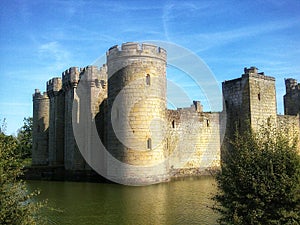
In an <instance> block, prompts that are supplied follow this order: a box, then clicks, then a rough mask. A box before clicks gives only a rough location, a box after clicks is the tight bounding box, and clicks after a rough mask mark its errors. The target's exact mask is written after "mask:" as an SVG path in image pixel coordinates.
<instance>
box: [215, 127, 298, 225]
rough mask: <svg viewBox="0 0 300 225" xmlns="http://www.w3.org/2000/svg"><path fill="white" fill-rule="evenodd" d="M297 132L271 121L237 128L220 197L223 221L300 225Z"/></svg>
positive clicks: (218, 207) (218, 203)
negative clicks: (255, 129)
mask: <svg viewBox="0 0 300 225" xmlns="http://www.w3.org/2000/svg"><path fill="white" fill-rule="evenodd" d="M298 150H299V149H297V135H295V134H291V130H288V129H284V130H280V129H276V128H274V127H272V126H271V125H270V124H267V125H266V126H265V127H262V128H261V129H260V130H259V132H257V133H255V132H253V131H245V132H243V133H242V134H241V133H239V132H236V135H235V138H234V140H233V141H229V147H228V148H227V150H224V152H223V153H222V154H223V157H222V158H223V161H222V166H221V167H222V171H221V172H220V173H219V174H218V175H217V176H216V180H217V185H218V190H219V192H218V193H217V195H216V196H215V197H214V200H215V201H216V206H215V210H217V211H219V212H220V213H221V218H220V220H219V223H220V224H300V216H299V211H300V156H299V152H298Z"/></svg>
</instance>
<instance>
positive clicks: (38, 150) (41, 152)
mask: <svg viewBox="0 0 300 225" xmlns="http://www.w3.org/2000/svg"><path fill="white" fill-rule="evenodd" d="M48 129H49V97H48V95H47V93H46V92H44V93H43V94H41V93H40V91H39V90H38V89H36V90H35V93H34V94H33V130H32V165H47V164H48V133H49V130H48Z"/></svg>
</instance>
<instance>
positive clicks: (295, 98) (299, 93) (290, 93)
mask: <svg viewBox="0 0 300 225" xmlns="http://www.w3.org/2000/svg"><path fill="white" fill-rule="evenodd" d="M285 88H286V94H285V95H284V96H283V100H284V114H285V115H297V114H299V113H300V83H298V82H297V80H296V79H292V78H288V79H285Z"/></svg>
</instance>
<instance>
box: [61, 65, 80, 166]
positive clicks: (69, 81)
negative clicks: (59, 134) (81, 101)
mask: <svg viewBox="0 0 300 225" xmlns="http://www.w3.org/2000/svg"><path fill="white" fill-rule="evenodd" d="M79 74H80V70H79V69H78V68H77V67H71V68H69V69H67V70H66V71H64V72H63V73H62V86H63V90H64V98H65V105H64V108H65V112H64V116H65V127H64V156H65V158H64V166H65V169H66V170H72V169H82V168H83V167H84V160H83V158H82V156H81V154H80V152H79V150H78V148H77V145H76V141H75V138H74V134H73V126H72V109H73V103H74V99H75V98H76V88H77V86H78V82H79ZM76 110H78V107H77V108H76Z"/></svg>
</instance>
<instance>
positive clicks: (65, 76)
mask: <svg viewBox="0 0 300 225" xmlns="http://www.w3.org/2000/svg"><path fill="white" fill-rule="evenodd" d="M79 73H80V71H79V69H78V67H70V68H69V69H67V70H66V71H64V72H63V73H62V81H63V86H64V87H67V86H72V87H76V86H77V84H78V81H79Z"/></svg>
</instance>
